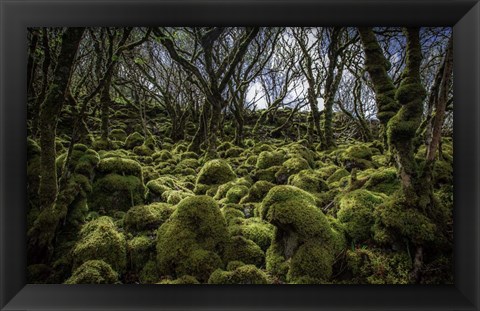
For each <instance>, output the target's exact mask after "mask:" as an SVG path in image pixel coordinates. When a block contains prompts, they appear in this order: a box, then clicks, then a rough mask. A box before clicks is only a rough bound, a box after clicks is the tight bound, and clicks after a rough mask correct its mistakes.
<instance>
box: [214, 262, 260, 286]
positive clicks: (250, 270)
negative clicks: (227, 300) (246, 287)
mask: <svg viewBox="0 0 480 311" xmlns="http://www.w3.org/2000/svg"><path fill="white" fill-rule="evenodd" d="M208 283H209V284H269V278H268V275H267V274H266V273H265V272H263V271H262V270H260V269H258V268H257V267H255V266H254V265H245V266H240V267H238V268H236V269H235V270H233V271H222V270H215V272H213V273H212V275H211V276H210V278H209V279H208Z"/></svg>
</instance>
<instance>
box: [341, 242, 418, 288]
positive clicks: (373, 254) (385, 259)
mask: <svg viewBox="0 0 480 311" xmlns="http://www.w3.org/2000/svg"><path fill="white" fill-rule="evenodd" d="M346 262H347V267H348V269H349V270H350V271H351V273H352V275H353V280H352V281H353V282H355V283H356V284H409V283H411V281H410V278H409V274H410V271H411V269H412V261H411V259H410V258H409V256H408V255H407V254H406V253H404V252H393V253H386V252H384V251H381V250H375V249H368V248H357V249H354V250H348V251H347V252H346Z"/></svg>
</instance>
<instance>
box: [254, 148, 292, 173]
mask: <svg viewBox="0 0 480 311" xmlns="http://www.w3.org/2000/svg"><path fill="white" fill-rule="evenodd" d="M284 160H285V159H284V155H283V154H282V153H280V152H270V151H262V152H260V154H259V155H258V157H257V163H256V167H257V169H267V168H269V167H272V166H279V165H282V163H283V161H284Z"/></svg>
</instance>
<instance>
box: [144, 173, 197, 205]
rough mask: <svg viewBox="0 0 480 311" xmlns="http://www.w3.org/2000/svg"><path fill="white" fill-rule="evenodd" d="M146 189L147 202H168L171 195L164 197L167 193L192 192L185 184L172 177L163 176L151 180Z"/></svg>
mask: <svg viewBox="0 0 480 311" xmlns="http://www.w3.org/2000/svg"><path fill="white" fill-rule="evenodd" d="M146 187H147V193H146V200H147V202H167V200H168V197H169V194H168V193H167V194H165V195H164V193H165V192H167V191H172V190H173V191H183V192H186V193H190V192H191V191H190V189H188V188H187V187H186V186H185V183H183V182H182V181H180V180H178V179H177V178H176V177H174V176H172V175H163V176H161V177H159V178H157V179H154V180H151V181H149V182H148V183H147V185H146ZM172 199H173V198H172ZM177 203H178V202H177Z"/></svg>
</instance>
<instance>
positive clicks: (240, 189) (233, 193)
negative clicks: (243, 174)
mask: <svg viewBox="0 0 480 311" xmlns="http://www.w3.org/2000/svg"><path fill="white" fill-rule="evenodd" d="M248 190H249V189H248V187H247V186H243V185H235V186H233V187H232V188H230V189H229V190H228V191H227V194H226V195H225V202H224V203H239V202H240V200H241V199H242V198H243V197H244V196H245V195H247V193H248Z"/></svg>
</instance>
